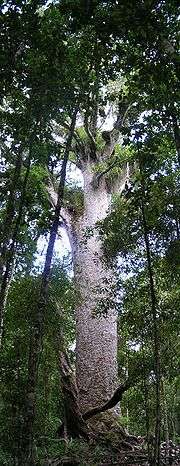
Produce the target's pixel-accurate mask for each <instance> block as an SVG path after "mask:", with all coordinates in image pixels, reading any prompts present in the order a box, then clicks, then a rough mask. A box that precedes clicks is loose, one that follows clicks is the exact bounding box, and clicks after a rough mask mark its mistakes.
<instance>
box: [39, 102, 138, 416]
mask: <svg viewBox="0 0 180 466" xmlns="http://www.w3.org/2000/svg"><path fill="white" fill-rule="evenodd" d="M120 110H122V112H121V113H122V114H119V115H118V116H117V121H116V123H115V124H114V128H113V129H112V130H111V131H104V132H103V133H102V136H103V139H104V141H105V144H104V147H103V148H102V150H101V151H98V150H97V147H96V141H95V139H94V136H93V135H92V133H91V131H90V129H89V127H88V125H87V121H85V130H86V134H87V136H88V139H89V141H88V142H87V139H85V140H83V138H80V136H79V134H78V133H77V132H75V133H74V140H75V154H76V156H77V166H78V167H79V168H80V169H81V171H82V175H83V179H84V205H83V212H82V214H81V215H80V216H79V215H78V216H77V215H76V213H75V211H74V209H73V206H70V208H69V209H67V210H66V209H64V211H63V214H62V217H64V223H65V225H66V229H67V232H68V235H69V239H70V244H71V248H72V256H73V264H74V277H75V282H76V287H77V298H78V299H77V300H78V302H77V308H76V381H77V387H78V393H79V403H80V410H81V413H82V414H84V413H85V412H87V411H89V410H90V409H93V408H95V407H97V406H102V405H103V404H104V403H105V402H106V401H107V400H109V399H110V398H111V397H112V395H113V393H114V391H115V389H116V388H117V316H116V312H115V309H114V305H113V299H112V298H113V292H114V277H113V271H112V270H111V269H110V267H108V266H107V264H105V261H104V256H103V249H102V243H101V240H100V238H99V237H98V231H97V228H96V224H97V222H98V221H101V220H104V219H105V217H106V215H107V213H108V211H109V208H110V202H111V196H110V194H109V191H108V187H107V183H106V178H105V175H106V174H107V172H108V171H109V170H110V169H111V168H112V167H113V166H114V164H115V160H114V158H113V155H114V149H115V145H116V144H117V143H118V141H119V134H120V130H121V127H122V125H123V124H124V121H125V117H126V114H127V108H126V106H125V107H124V108H123V109H120ZM100 163H103V164H104V166H105V167H106V168H104V170H103V171H102V172H101V173H99V174H95V172H96V169H97V168H99V167H100V165H99V164H100ZM122 172H123V174H121V176H120V177H119V180H118V183H116V188H115V186H114V187H113V191H117V190H119V191H121V188H122V186H123V185H124V182H125V180H126V178H127V176H129V174H128V173H127V167H125V171H124V167H123V171H122ZM48 191H49V195H50V198H51V202H52V203H53V204H56V201H57V197H56V195H54V194H55V193H54V190H53V189H52V186H51V183H50V186H49V187H48ZM96 311H99V312H96ZM103 311H104V312H103ZM114 410H116V411H117V410H118V408H117V407H116V408H114Z"/></svg>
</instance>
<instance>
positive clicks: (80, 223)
mask: <svg viewBox="0 0 180 466" xmlns="http://www.w3.org/2000/svg"><path fill="white" fill-rule="evenodd" d="M83 177H84V212H83V215H82V216H81V218H79V219H76V220H74V221H73V232H74V235H73V239H74V244H73V248H72V251H73V261H74V274H75V282H76V285H77V289H78V292H79V296H78V300H79V304H78V306H77V309H76V371H77V372H76V375H77V385H78V389H79V399H80V409H81V412H82V413H84V412H86V411H88V410H89V409H90V408H94V407H96V406H97V405H99V404H103V403H104V402H105V401H107V400H108V399H109V398H111V396H112V394H113V392H114V390H115V389H116V386H117V319H116V313H115V311H114V310H113V309H112V308H110V305H108V301H107V300H108V299H109V297H110V295H111V292H112V288H113V285H114V283H113V273H112V271H111V270H110V269H107V267H106V266H105V264H104V262H103V251H102V248H101V241H100V240H99V238H98V233H97V230H96V229H95V226H96V222H97V221H99V220H103V219H104V218H105V217H106V215H107V212H108V209H109V202H110V196H109V193H108V190H107V187H106V182H105V180H104V178H102V179H101V180H100V182H99V186H98V187H97V188H95V187H94V185H93V172H92V163H86V167H85V169H84V170H83ZM91 229H92V230H91ZM89 232H90V235H91V233H93V235H92V236H90V237H89V238H88V237H86V236H88V233H89ZM102 300H103V301H105V302H106V305H107V315H96V316H95V312H96V309H97V305H98V303H100V301H102Z"/></svg>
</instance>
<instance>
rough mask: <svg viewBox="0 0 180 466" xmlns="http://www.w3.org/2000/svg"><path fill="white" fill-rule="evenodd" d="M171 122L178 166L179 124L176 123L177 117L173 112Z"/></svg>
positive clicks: (179, 157)
mask: <svg viewBox="0 0 180 466" xmlns="http://www.w3.org/2000/svg"><path fill="white" fill-rule="evenodd" d="M172 124H173V133H174V141H175V145H176V151H177V159H178V164H179V166H180V129H179V124H178V119H177V117H176V115H174V114H172Z"/></svg>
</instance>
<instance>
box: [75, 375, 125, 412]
mask: <svg viewBox="0 0 180 466" xmlns="http://www.w3.org/2000/svg"><path fill="white" fill-rule="evenodd" d="M132 385H133V384H132V382H130V380H129V379H127V380H126V381H125V383H124V384H121V385H119V387H118V388H117V389H116V390H115V392H114V393H113V395H112V397H111V398H110V400H108V401H107V402H106V403H105V404H104V405H102V406H98V407H97V408H93V409H90V410H89V411H87V412H86V413H85V414H83V419H84V420H85V421H87V420H88V419H90V418H91V417H93V416H95V415H96V414H100V413H103V412H104V411H107V410H108V409H111V408H114V406H116V405H117V403H119V401H121V400H122V396H123V394H124V393H125V392H126V391H127V390H128V389H129V388H130V387H131V386H132Z"/></svg>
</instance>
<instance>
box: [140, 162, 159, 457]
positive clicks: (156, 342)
mask: <svg viewBox="0 0 180 466" xmlns="http://www.w3.org/2000/svg"><path fill="white" fill-rule="evenodd" d="M140 171H141V177H142V199H141V212H142V223H143V230H144V242H145V247H146V257H147V266H148V274H149V285H150V288H149V292H150V297H151V310H152V319H153V333H154V358H155V363H154V366H155V376H156V426H155V447H154V460H153V466H159V464H160V429H161V403H160V400H161V370H160V341H159V328H158V324H159V321H158V316H157V303H156V295H155V286H154V277H153V268H152V260H151V250H150V243H149V235H148V228H147V222H146V213H145V205H144V195H145V189H144V182H143V176H142V170H141V167H140Z"/></svg>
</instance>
